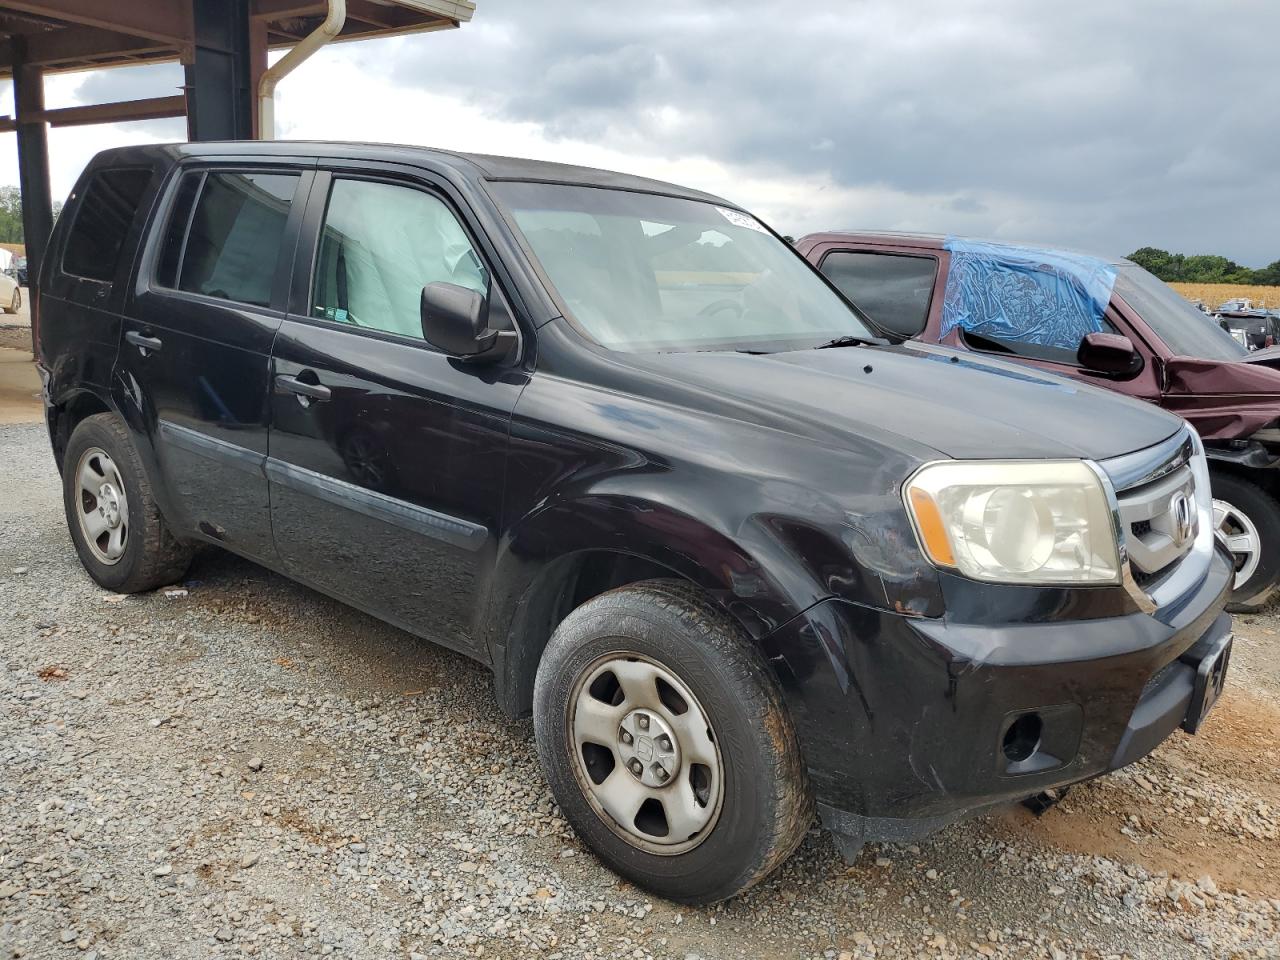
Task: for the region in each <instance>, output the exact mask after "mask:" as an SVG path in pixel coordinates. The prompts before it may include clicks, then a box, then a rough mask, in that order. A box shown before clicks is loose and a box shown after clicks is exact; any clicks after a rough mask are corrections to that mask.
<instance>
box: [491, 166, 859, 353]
mask: <svg viewBox="0 0 1280 960" xmlns="http://www.w3.org/2000/svg"><path fill="white" fill-rule="evenodd" d="M493 186H494V191H495V193H496V194H497V195H498V197H499V198H500V199H501V200H502V201H504V202H505V204H506V206H507V207H508V209H509V210H510V212H511V214H512V216H513V218H514V219H515V222H516V225H517V226H518V227H519V229H520V231H521V232H522V233H523V234H524V237H525V239H526V240H527V241H528V245H529V247H530V248H531V249H532V251H533V253H534V255H535V256H536V257H537V258H538V261H539V263H541V265H542V269H543V271H544V272H545V274H546V276H547V278H548V279H549V280H550V281H551V283H552V284H553V285H554V286H555V288H556V291H557V292H558V293H559V295H560V299H561V300H562V301H563V302H564V304H565V306H566V307H567V308H568V312H569V314H570V319H572V320H573V321H575V322H576V323H577V325H578V326H579V327H580V328H582V330H583V331H585V332H586V333H587V334H588V335H589V336H590V337H591V338H592V339H593V340H595V341H596V342H597V343H599V344H601V345H602V346H605V347H608V348H609V349H611V350H629V351H661V350H745V351H763V352H773V351H779V350H795V349H805V348H809V347H814V346H817V345H818V344H821V343H825V342H827V341H829V340H832V339H835V338H836V337H845V336H853V337H868V336H874V335H875V333H874V332H873V330H872V329H871V327H870V326H869V325H868V324H867V323H865V322H863V320H862V319H861V318H860V317H859V315H858V313H857V312H856V311H855V310H854V308H852V307H850V306H849V304H848V303H847V302H845V301H844V300H843V299H842V298H841V297H840V295H839V294H837V293H836V292H835V291H833V290H832V289H831V288H830V287H828V286H827V285H826V283H825V282H824V281H823V280H822V279H821V278H820V277H819V276H818V275H817V274H816V273H815V272H814V271H813V270H812V269H811V268H810V267H809V266H808V264H806V263H805V262H804V260H803V259H801V258H800V257H799V256H798V255H797V254H796V253H795V251H794V250H792V249H791V248H790V247H788V246H787V245H786V243H784V242H783V241H781V240H779V239H778V238H777V237H775V236H773V235H772V234H771V233H769V232H768V231H766V230H765V229H764V228H763V227H762V226H761V225H760V224H759V223H758V222H757V221H756V220H755V219H754V218H752V217H750V216H748V215H747V214H745V213H742V212H741V211H738V210H732V209H729V208H726V207H718V206H716V205H714V204H711V203H703V202H700V201H696V200H686V199H681V198H676V197H663V196H655V195H652V194H645V193H634V192H630V191H624V190H611V189H601V188H597V187H580V186H564V185H559V184H541V183H512V182H507V183H497V184H494V185H493Z"/></svg>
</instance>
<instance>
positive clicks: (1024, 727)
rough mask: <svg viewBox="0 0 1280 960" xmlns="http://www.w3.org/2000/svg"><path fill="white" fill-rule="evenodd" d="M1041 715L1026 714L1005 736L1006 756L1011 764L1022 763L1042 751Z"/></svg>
mask: <svg viewBox="0 0 1280 960" xmlns="http://www.w3.org/2000/svg"><path fill="white" fill-rule="evenodd" d="M1043 726H1044V724H1043V723H1041V722H1040V714H1038V713H1024V714H1023V715H1022V716H1020V717H1019V718H1018V719H1017V720H1015V721H1013V723H1012V724H1010V725H1009V729H1008V730H1006V731H1005V734H1004V755H1005V758H1006V759H1008V761H1009V762H1010V763H1022V761H1024V760H1027V759H1029V758H1030V757H1031V756H1032V754H1034V753H1035V752H1036V751H1037V750H1039V749H1040V731H1041V729H1042V728H1043Z"/></svg>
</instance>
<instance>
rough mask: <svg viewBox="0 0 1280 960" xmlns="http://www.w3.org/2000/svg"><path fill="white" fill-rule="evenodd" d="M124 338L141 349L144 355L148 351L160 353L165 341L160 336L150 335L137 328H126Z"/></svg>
mask: <svg viewBox="0 0 1280 960" xmlns="http://www.w3.org/2000/svg"><path fill="white" fill-rule="evenodd" d="M124 338H125V339H126V340H128V341H129V342H130V343H132V344H133V345H134V346H135V347H137V348H138V349H139V350H141V351H142V355H143V356H144V357H145V356H146V355H147V354H148V353H159V351H160V348H161V347H163V346H164V341H163V340H161V339H160V338H159V337H148V336H147V335H146V334H145V333H139V332H138V331H137V330H126V331H125V334H124Z"/></svg>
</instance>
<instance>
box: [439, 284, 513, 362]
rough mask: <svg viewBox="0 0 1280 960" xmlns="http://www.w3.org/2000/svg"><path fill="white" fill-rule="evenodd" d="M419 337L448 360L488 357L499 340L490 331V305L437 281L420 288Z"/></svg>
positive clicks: (472, 293)
mask: <svg viewBox="0 0 1280 960" xmlns="http://www.w3.org/2000/svg"><path fill="white" fill-rule="evenodd" d="M420 309H421V312H422V335H423V337H425V338H426V340H427V342H428V343H430V344H432V345H434V346H437V347H439V348H440V349H441V350H443V351H444V352H445V353H447V354H449V355H450V356H451V357H462V358H472V357H479V356H480V355H481V354H483V353H487V352H488V351H489V350H490V348H492V347H493V345H494V344H495V343H496V342H497V340H498V331H497V330H490V329H489V301H488V299H487V298H486V297H485V295H484V294H482V293H477V292H476V291H474V290H471V289H469V288H467V287H460V286H458V284H456V283H444V282H442V281H436V282H435V283H428V284H427V285H426V286H425V287H423V288H422V300H421V303H420Z"/></svg>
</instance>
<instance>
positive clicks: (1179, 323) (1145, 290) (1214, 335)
mask: <svg viewBox="0 0 1280 960" xmlns="http://www.w3.org/2000/svg"><path fill="white" fill-rule="evenodd" d="M1115 292H1116V293H1117V294H1119V295H1120V296H1121V297H1122V298H1123V299H1124V302H1125V303H1127V304H1128V305H1129V306H1130V307H1132V308H1133V309H1134V310H1135V311H1136V312H1137V314H1138V316H1140V317H1142V319H1143V321H1144V322H1145V323H1146V324H1147V326H1149V327H1150V328H1151V329H1152V330H1153V331H1154V332H1155V334H1156V336H1158V337H1159V338H1160V339H1161V340H1163V341H1164V342H1165V345H1166V346H1167V347H1168V348H1169V350H1170V351H1172V352H1173V353H1174V355H1176V356H1179V357H1197V358H1199V359H1201V360H1240V359H1243V358H1244V357H1247V356H1248V355H1249V351H1248V349H1247V348H1245V347H1244V346H1243V345H1241V344H1240V343H1239V342H1238V341H1237V340H1236V339H1235V338H1234V337H1233V336H1231V334H1229V333H1227V331H1225V330H1223V329H1222V327H1220V326H1218V322H1217V321H1216V320H1214V319H1213V318H1212V317H1210V316H1207V315H1206V314H1203V313H1201V312H1200V311H1199V310H1197V309H1196V308H1195V307H1193V306H1192V305H1191V304H1190V303H1188V302H1187V301H1186V300H1184V299H1183V298H1182V297H1180V296H1179V295H1178V294H1177V292H1176V291H1174V289H1173V288H1172V287H1170V286H1169V285H1168V284H1166V283H1163V282H1162V281H1160V280H1157V279H1156V278H1155V277H1154V276H1152V275H1151V274H1150V273H1148V272H1147V271H1146V270H1143V269H1142V268H1141V267H1139V266H1138V265H1137V264H1133V263H1126V264H1124V265H1123V266H1121V267H1120V270H1119V273H1118V274H1117V276H1116V287H1115Z"/></svg>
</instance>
